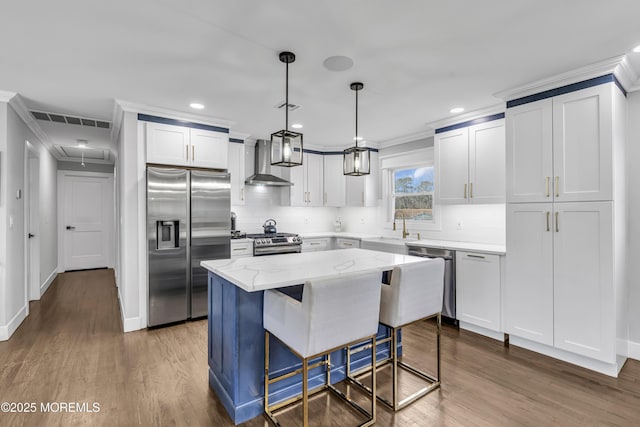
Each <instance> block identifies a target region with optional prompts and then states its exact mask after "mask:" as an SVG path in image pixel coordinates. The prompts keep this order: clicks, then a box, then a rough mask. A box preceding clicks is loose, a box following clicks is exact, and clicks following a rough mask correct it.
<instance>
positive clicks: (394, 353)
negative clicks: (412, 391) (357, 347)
mask: <svg viewBox="0 0 640 427" xmlns="http://www.w3.org/2000/svg"><path fill="white" fill-rule="evenodd" d="M397 334H398V331H397V329H396V328H391V363H393V372H392V373H391V375H392V376H393V385H392V391H391V393H392V399H393V400H392V402H393V410H394V411H397V410H398V335H397Z"/></svg>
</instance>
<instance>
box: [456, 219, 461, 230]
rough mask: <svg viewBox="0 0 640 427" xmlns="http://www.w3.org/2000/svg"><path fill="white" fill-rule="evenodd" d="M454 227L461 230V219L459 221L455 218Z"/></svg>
mask: <svg viewBox="0 0 640 427" xmlns="http://www.w3.org/2000/svg"><path fill="white" fill-rule="evenodd" d="M456 229H458V230H462V221H460V220H459V219H458V220H456Z"/></svg>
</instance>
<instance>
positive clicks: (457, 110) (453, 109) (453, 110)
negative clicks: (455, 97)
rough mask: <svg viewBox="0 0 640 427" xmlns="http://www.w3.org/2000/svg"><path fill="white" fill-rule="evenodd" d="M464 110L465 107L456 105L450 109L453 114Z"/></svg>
mask: <svg viewBox="0 0 640 427" xmlns="http://www.w3.org/2000/svg"><path fill="white" fill-rule="evenodd" d="M463 111H464V108H462V107H454V108H452V109H451V110H449V112H450V113H453V114H457V113H462V112H463Z"/></svg>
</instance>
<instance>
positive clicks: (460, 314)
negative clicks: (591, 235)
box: [456, 252, 500, 332]
mask: <svg viewBox="0 0 640 427" xmlns="http://www.w3.org/2000/svg"><path fill="white" fill-rule="evenodd" d="M456 318H458V320H461V321H463V322H467V323H471V324H474V325H477V326H481V327H483V328H487V329H490V330H492V331H496V332H500V257H499V256H498V255H487V254H481V253H470V252H456Z"/></svg>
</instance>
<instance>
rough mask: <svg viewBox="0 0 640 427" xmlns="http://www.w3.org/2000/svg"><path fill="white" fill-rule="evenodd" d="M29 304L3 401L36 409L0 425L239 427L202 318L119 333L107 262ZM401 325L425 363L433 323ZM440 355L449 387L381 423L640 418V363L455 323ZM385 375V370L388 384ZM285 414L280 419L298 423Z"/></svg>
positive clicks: (7, 355) (1, 384) (0, 380)
mask: <svg viewBox="0 0 640 427" xmlns="http://www.w3.org/2000/svg"><path fill="white" fill-rule="evenodd" d="M30 311H31V313H30V315H29V317H28V318H27V319H26V320H25V322H24V323H23V324H22V325H21V326H20V328H19V329H18V331H16V333H15V334H14V336H13V337H12V338H11V339H10V340H9V341H6V342H0V402H22V403H27V402H34V403H36V405H37V408H38V412H36V413H23V414H18V413H0V425H2V426H21V425H25V426H45V425H46V426H48V425H65V426H66V425H108V426H114V425H122V426H129V425H143V426H146V425H189V426H200V425H202V426H204V425H212V426H230V425H232V423H231V421H230V419H229V418H228V416H227V415H226V412H225V411H224V409H223V407H222V405H221V404H220V403H219V401H218V400H217V398H216V397H215V395H214V394H213V393H212V392H211V391H210V390H209V385H208V383H207V381H208V380H207V323H206V321H195V322H188V323H184V324H179V325H176V326H172V327H168V328H161V329H154V330H145V331H139V332H132V333H128V334H123V333H122V332H121V330H122V329H121V328H122V327H121V322H120V311H119V307H118V301H117V292H116V288H115V285H114V282H113V271H111V270H96V271H86V272H74V273H65V274H62V275H60V276H59V277H58V279H57V280H56V281H55V282H54V284H52V286H51V288H50V290H49V291H48V292H47V293H46V294H45V295H44V296H43V298H42V300H41V301H39V302H34V303H32V304H31V306H30ZM403 333H404V336H403V337H404V342H405V345H406V347H405V348H406V351H408V354H407V355H406V359H408V360H410V362H411V363H414V364H415V365H418V366H420V367H423V368H426V369H429V367H430V366H431V365H429V363H424V360H427V359H429V360H431V359H432V357H431V356H433V348H432V347H433V345H432V343H433V342H434V341H433V338H434V335H433V324H430V323H422V324H417V325H415V326H412V327H410V328H406V329H405V330H404V331H403ZM442 354H443V359H442V378H443V385H442V388H441V389H440V390H439V391H436V392H434V393H432V394H430V395H429V396H427V397H425V398H423V399H421V400H420V401H418V402H417V403H415V404H414V405H412V406H410V407H408V408H406V409H404V410H402V411H400V412H398V413H396V414H393V413H391V412H390V411H388V410H387V409H386V408H385V407H383V406H382V405H378V410H377V415H378V423H377V425H381V426H424V425H448V426H457V425H462V426H468V425H472V426H513V425H535V426H541V425H562V426H584V425H628V426H631V425H640V362H638V361H633V360H629V361H628V362H627V364H626V365H625V367H624V368H623V370H622V372H621V375H620V377H619V378H617V379H615V378H609V377H606V376H604V375H600V374H597V373H593V372H591V371H587V370H585V369H582V368H578V367H575V366H572V365H569V364H566V363H564V362H560V361H557V360H554V359H551V358H547V357H544V356H541V355H538V354H536V353H532V352H530V351H527V350H523V349H519V348H517V347H510V348H506V347H504V346H503V345H502V344H501V343H499V342H496V341H493V340H491V339H488V338H484V337H481V336H479V335H475V334H472V333H469V332H465V331H458V330H457V329H455V328H452V327H448V326H445V328H444V336H443V352H442ZM416 358H417V359H418V360H416ZM423 359H424V360H423ZM387 377H388V375H387V372H384V371H383V372H381V373H380V375H379V377H378V378H379V383H380V385H379V387H380V388H382V389H383V390H385V391H388V387H387V385H388V382H387V381H386V378H387ZM401 380H402V381H404V382H405V388H410V387H412V386H415V384H413V383H412V381H411V380H410V379H409V378H407V377H402V378H401ZM385 383H387V384H385ZM41 402H42V403H47V402H79V403H85V402H86V403H88V404H89V406H91V404H93V403H94V402H96V403H98V404H99V406H100V412H97V413H96V412H94V413H60V412H58V413H51V412H49V413H43V412H40V403H41ZM311 411H312V414H313V417H314V418H315V419H316V420H319V421H320V422H319V424H318V425H322V426H326V425H335V426H343V425H348V424H349V423H351V422H352V421H355V420H356V419H357V416H355V415H354V414H353V413H352V412H351V411H350V410H348V409H345V407H344V406H343V405H342V404H340V403H338V402H337V401H336V400H335V399H334V398H333V397H328V395H324V394H321V395H318V396H316V397H314V399H313V400H312V405H311ZM290 412H291V414H287V413H285V414H283V415H282V416H280V417H279V418H280V419H281V421H282V422H283V424H284V423H285V422H286V421H293V423H291V422H289V424H288V425H297V424H298V423H297V422H296V421H297V420H299V418H293V419H288V418H290V417H293V416H296V414H295V412H296V411H295V410H292V411H290ZM246 425H247V426H251V427H254V426H265V425H268V424H267V423H266V422H265V420H264V419H263V418H262V417H258V418H255V419H253V420H251V421H249V422H248V423H246Z"/></svg>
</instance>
